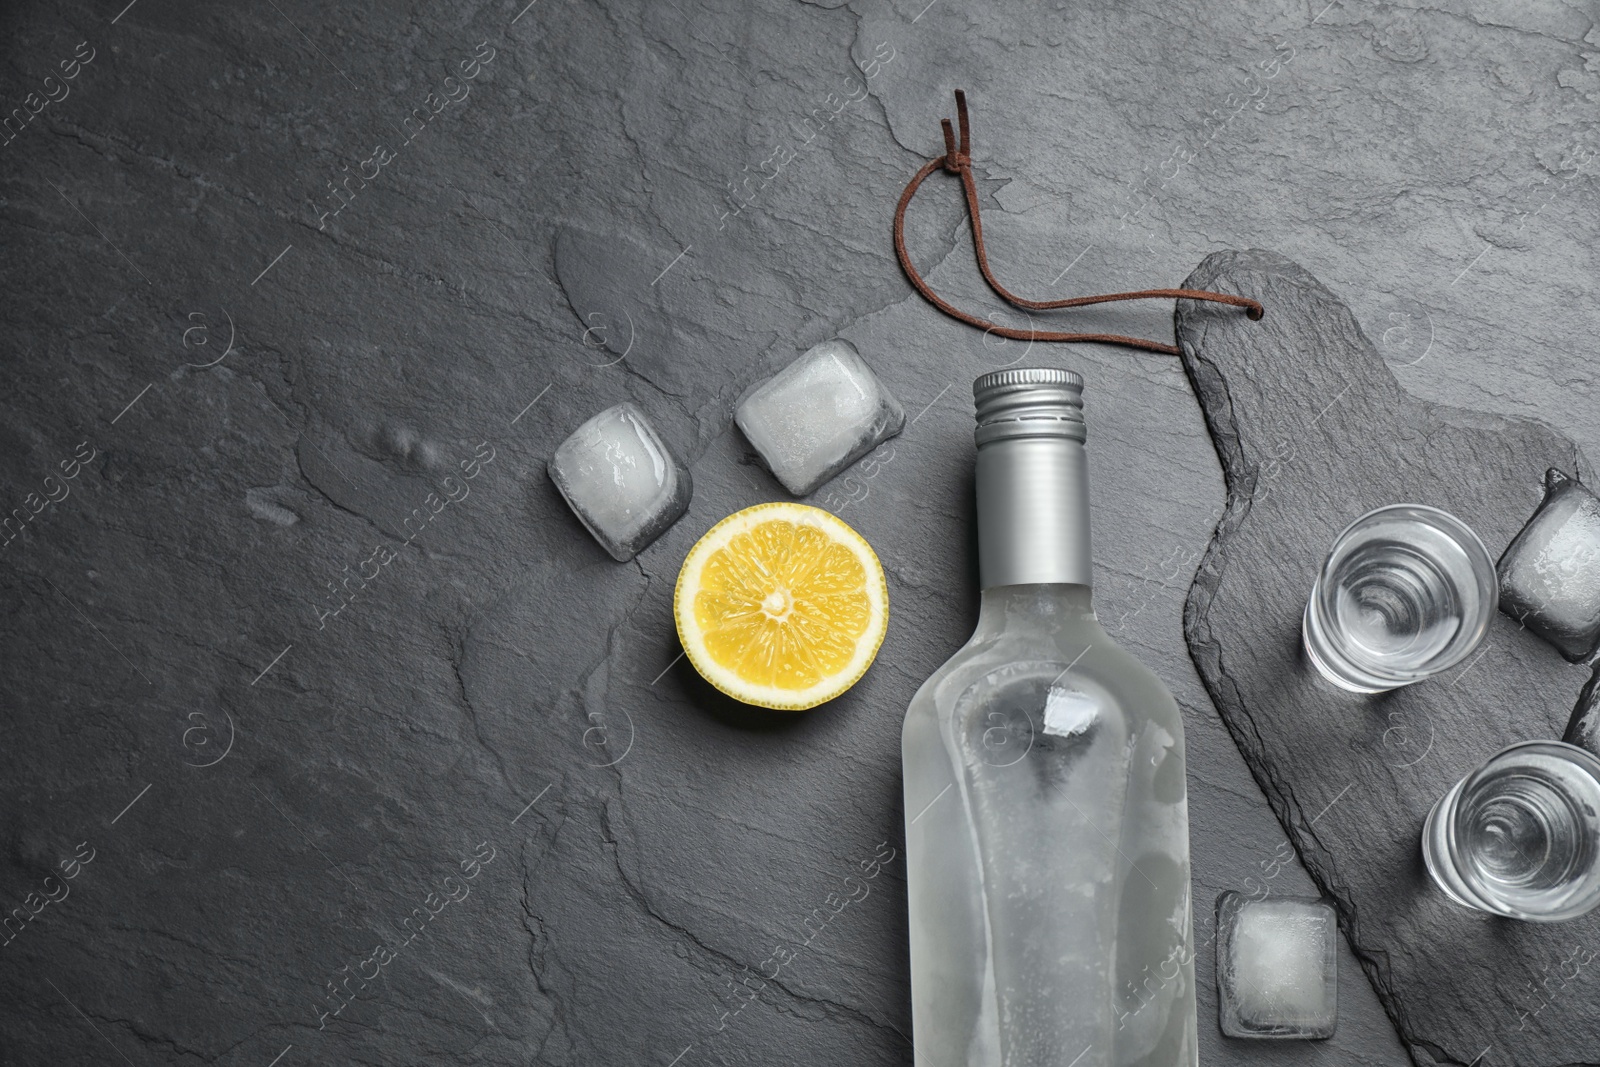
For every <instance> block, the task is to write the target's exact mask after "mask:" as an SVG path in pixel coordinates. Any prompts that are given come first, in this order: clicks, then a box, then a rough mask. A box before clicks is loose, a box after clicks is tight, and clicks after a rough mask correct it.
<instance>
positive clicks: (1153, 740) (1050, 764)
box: [901, 370, 1198, 1067]
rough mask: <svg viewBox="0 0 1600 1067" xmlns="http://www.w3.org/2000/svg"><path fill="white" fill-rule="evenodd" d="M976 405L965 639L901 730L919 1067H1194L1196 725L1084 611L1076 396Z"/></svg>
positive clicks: (1058, 377) (1087, 571)
mask: <svg viewBox="0 0 1600 1067" xmlns="http://www.w3.org/2000/svg"><path fill="white" fill-rule="evenodd" d="M973 393H974V395H975V397H976V400H977V417H978V428H977V444H978V461H977V468H978V469H977V496H978V565H979V575H980V579H981V581H982V585H983V596H982V606H981V608H980V610H979V614H978V625H977V629H976V630H975V632H974V633H973V635H972V638H971V639H970V640H969V641H968V642H967V644H966V646H965V647H963V648H962V649H961V650H960V651H959V652H957V653H956V654H955V655H954V656H952V657H951V658H950V660H949V662H947V663H946V664H945V665H944V666H943V667H940V668H939V669H938V670H937V671H936V672H934V674H933V676H932V677H931V678H929V679H928V680H927V681H926V682H924V683H923V685H922V688H921V689H919V690H918V691H917V695H916V696H915V697H914V698H913V699H912V701H911V706H910V708H909V710H908V711H907V712H906V720H905V728H904V732H903V735H902V745H901V753H902V759H903V761H904V769H905V818H906V852H907V865H908V878H909V897H910V911H911V915H910V920H911V922H910V929H911V1003H912V1022H913V1030H914V1034H915V1038H914V1044H915V1047H916V1064H917V1067H957V1065H959V1067H1129V1065H1133V1064H1138V1065H1141V1067H1195V1065H1196V1064H1197V1063H1198V1054H1197V1048H1196V1034H1195V997H1194V948H1193V933H1192V927H1191V923H1190V909H1189V824H1188V808H1187V803H1186V799H1185V780H1184V757H1183V724H1182V721H1181V719H1180V717H1179V715H1178V708H1177V705H1176V704H1175V703H1174V702H1173V699H1172V696H1171V694H1169V693H1168V692H1167V690H1166V688H1165V687H1164V686H1163V685H1162V684H1161V682H1160V680H1159V679H1157V678H1156V676H1155V674H1154V673H1152V672H1151V671H1150V670H1149V669H1148V668H1146V667H1144V666H1143V665H1141V664H1140V663H1139V662H1138V661H1136V660H1135V659H1134V658H1133V657H1132V656H1130V655H1128V654H1127V653H1126V652H1124V651H1123V650H1122V649H1120V648H1118V647H1117V646H1116V644H1114V643H1113V642H1112V640H1111V639H1110V638H1109V637H1107V636H1106V633H1105V631H1104V630H1102V629H1101V628H1100V624H1099V623H1098V622H1097V621H1096V620H1095V616H1094V609H1093V607H1092V606H1091V604H1090V590H1089V583H1090V575H1091V566H1090V557H1089V491H1088V481H1087V471H1086V466H1087V464H1086V461H1085V456H1084V443H1083V442H1084V422H1083V399H1082V397H1083V379H1082V378H1080V377H1079V376H1078V375H1077V374H1074V373H1072V372H1070V371H1060V370H1006V371H998V372H996V373H993V374H986V375H984V376H983V377H981V378H979V379H978V380H977V381H976V382H975V383H974V384H973Z"/></svg>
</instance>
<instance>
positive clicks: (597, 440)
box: [549, 402, 694, 561]
mask: <svg viewBox="0 0 1600 1067" xmlns="http://www.w3.org/2000/svg"><path fill="white" fill-rule="evenodd" d="M549 470H550V480H551V481H552V482H554V483H555V484H556V488H557V489H559V490H561V495H562V496H563V497H565V498H566V500H567V504H568V505H570V506H571V508H572V510H573V512H574V513H575V514H576V515H577V516H578V518H579V519H580V520H582V522H583V524H584V525H585V526H587V527H588V528H589V532H590V533H591V534H593V535H594V539H595V540H596V541H599V542H600V543H601V544H602V545H604V546H605V550H606V551H607V552H609V553H611V555H612V556H614V557H615V558H616V559H618V560H623V561H626V560H630V559H632V558H633V557H634V556H635V555H637V554H638V553H639V552H640V550H642V549H643V548H644V547H645V546H646V545H648V544H649V543H650V542H652V541H654V540H655V539H656V538H658V537H660V536H661V535H662V534H663V533H665V532H666V531H667V528H668V527H670V526H671V525H672V524H673V523H675V522H677V521H678V518H679V516H681V515H682V514H683V513H684V512H685V511H687V510H688V509H689V497H690V496H691V495H692V494H693V492H694V483H693V482H692V481H691V480H690V478H689V472H688V471H687V470H686V469H684V466H683V464H681V463H679V462H678V460H677V459H676V458H675V457H674V456H673V455H672V453H671V451H669V450H668V448H667V446H666V445H665V444H664V443H663V442H662V440H661V437H660V435H658V434H657V433H656V430H655V427H654V426H651V425H650V420H649V419H647V418H645V415H644V412H642V411H640V410H639V409H638V408H637V407H635V406H634V405H633V404H632V403H629V402H623V403H621V404H618V405H617V406H616V407H611V408H606V409H605V410H604V411H602V412H601V413H600V414H598V415H596V416H595V417H594V418H592V419H590V420H589V421H588V422H586V423H584V424H583V425H582V426H579V427H578V428H577V429H576V430H574V431H572V436H571V437H568V438H567V439H566V440H565V441H563V442H561V446H560V447H559V448H557V449H556V451H555V455H553V456H551V457H550V467H549Z"/></svg>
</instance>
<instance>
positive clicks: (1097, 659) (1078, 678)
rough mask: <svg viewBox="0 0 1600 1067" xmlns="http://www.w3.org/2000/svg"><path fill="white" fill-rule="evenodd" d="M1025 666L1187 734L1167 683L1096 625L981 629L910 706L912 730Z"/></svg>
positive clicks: (1058, 685)
mask: <svg viewBox="0 0 1600 1067" xmlns="http://www.w3.org/2000/svg"><path fill="white" fill-rule="evenodd" d="M1024 665H1026V666H1027V667H1028V668H1030V670H1046V671H1047V672H1049V673H1050V674H1051V675H1052V676H1053V677H1052V680H1051V682H1050V687H1052V688H1059V689H1072V688H1082V689H1091V690H1093V691H1094V692H1097V693H1101V694H1104V699H1108V700H1111V701H1114V702H1115V703H1117V704H1119V705H1123V706H1126V707H1128V708H1130V709H1136V711H1137V713H1138V714H1140V715H1141V716H1148V717H1151V718H1154V719H1157V720H1159V721H1160V722H1161V723H1162V725H1163V726H1166V727H1168V728H1169V729H1170V730H1172V731H1173V732H1179V731H1181V728H1182V724H1181V721H1180V718H1179V713H1178V707H1177V703H1176V701H1174V700H1173V698H1172V694H1171V693H1170V692H1169V691H1168V689H1167V687H1166V685H1165V683H1163V682H1162V681H1161V679H1160V677H1159V676H1158V675H1157V674H1156V672H1155V671H1153V670H1151V669H1150V667H1149V666H1147V665H1146V664H1145V663H1143V662H1142V661H1140V660H1139V659H1138V658H1137V657H1135V656H1134V655H1133V654H1132V653H1130V652H1129V651H1127V650H1126V649H1124V648H1123V647H1122V646H1121V645H1119V644H1117V642H1116V641H1115V640H1114V639H1112V637H1111V636H1110V635H1109V634H1107V633H1106V632H1105V631H1104V630H1103V629H1102V628H1101V627H1100V626H1099V625H1098V623H1092V622H1090V623H1088V624H1086V625H1085V624H1079V625H1075V626H1072V627H1066V628H1061V629H1057V630H1055V631H1054V632H1041V631H1034V630H1004V631H1001V632H999V633H994V634H988V635H986V634H984V633H983V632H982V631H981V630H980V631H979V632H978V633H975V634H974V635H973V636H972V638H971V639H970V640H969V641H968V642H967V643H966V644H965V645H963V646H962V647H961V648H960V649H958V650H956V652H955V653H954V654H953V655H952V656H951V657H950V658H949V659H948V660H946V661H945V662H944V663H943V664H942V665H941V666H940V667H939V668H938V669H937V670H936V671H934V672H933V674H931V675H929V676H928V679H927V680H926V681H925V682H923V684H922V686H921V687H920V688H919V689H918V690H917V692H916V695H915V696H913V697H912V699H911V703H910V705H909V707H908V708H907V711H906V718H907V727H908V728H909V727H910V725H911V721H912V719H913V718H914V717H917V716H935V717H937V715H938V714H939V713H940V711H941V710H943V711H945V712H950V711H952V710H953V709H954V706H955V704H956V702H957V699H958V698H959V697H960V696H961V694H962V693H964V692H966V691H968V690H969V689H971V688H972V687H973V686H975V685H977V684H978V683H980V682H982V681H983V680H984V679H986V678H990V677H991V676H993V675H995V674H997V673H1002V672H1013V671H1015V670H1017V669H1019V668H1021V667H1023V666H1024ZM1057 672H1059V673H1057Z"/></svg>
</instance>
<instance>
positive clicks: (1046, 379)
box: [972, 367, 1084, 446]
mask: <svg viewBox="0 0 1600 1067" xmlns="http://www.w3.org/2000/svg"><path fill="white" fill-rule="evenodd" d="M972 398H973V400H974V401H975V402H976V404H977V409H978V412H977V414H978V428H977V430H976V431H975V435H976V438H977V442H978V444H979V445H980V446H982V445H985V444H988V443H989V442H990V441H999V440H1003V439H1005V438H1009V437H1070V438H1072V439H1073V440H1074V441H1082V440H1083V439H1084V423H1083V376H1082V375H1080V374H1077V373H1076V372H1074V371H1070V370H1055V369H1053V368H1048V367H1029V368H1023V369H1020V370H997V371H993V372H991V373H989V374H985V375H984V376H983V377H981V378H979V379H978V380H977V381H975V382H973V383H972Z"/></svg>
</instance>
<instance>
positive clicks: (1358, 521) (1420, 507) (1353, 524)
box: [1320, 503, 1499, 615]
mask: <svg viewBox="0 0 1600 1067" xmlns="http://www.w3.org/2000/svg"><path fill="white" fill-rule="evenodd" d="M1391 511H1410V512H1420V513H1422V515H1424V516H1425V517H1427V518H1429V519H1434V520H1443V521H1442V522H1438V523H1437V525H1439V526H1440V527H1441V528H1444V529H1446V530H1447V531H1448V532H1449V533H1451V534H1452V535H1454V534H1457V533H1461V534H1465V535H1466V536H1465V537H1461V538H1458V540H1460V541H1461V542H1462V543H1463V547H1464V548H1465V549H1466V550H1467V554H1468V555H1469V556H1470V555H1472V552H1473V549H1476V550H1477V551H1478V553H1480V558H1481V559H1482V560H1484V561H1485V562H1487V563H1488V565H1489V570H1490V571H1493V572H1495V577H1496V581H1495V582H1494V583H1493V584H1494V586H1495V592H1496V594H1498V592H1499V581H1498V579H1499V571H1498V569H1497V568H1496V567H1495V564H1494V557H1493V556H1491V555H1490V554H1489V547H1488V546H1487V545H1485V544H1484V543H1483V538H1481V537H1479V536H1478V531H1476V530H1474V529H1473V528H1472V527H1471V526H1469V525H1468V524H1467V523H1466V522H1465V521H1463V520H1462V519H1460V518H1458V517H1457V516H1455V515H1453V514H1451V513H1450V512H1448V511H1446V510H1444V509H1443V508H1436V507H1434V506H1433V505H1432V504H1406V503H1401V504H1384V505H1383V506H1381V507H1376V508H1373V509H1372V510H1370V511H1367V512H1364V513H1363V514H1361V515H1358V516H1356V518H1354V519H1352V520H1351V521H1350V523H1349V524H1348V525H1346V526H1345V528H1344V529H1342V530H1340V531H1339V533H1338V535H1337V536H1335V537H1334V539H1333V545H1332V547H1330V548H1329V549H1328V555H1327V558H1326V559H1324V560H1323V561H1322V567H1321V569H1320V573H1322V574H1328V573H1329V570H1328V568H1329V566H1330V565H1331V564H1332V563H1333V558H1334V555H1335V554H1336V553H1337V552H1338V550H1339V547H1340V545H1341V543H1342V542H1343V541H1344V540H1345V539H1346V538H1347V537H1349V536H1350V535H1351V534H1352V533H1354V532H1355V531H1356V530H1357V529H1358V528H1360V527H1361V526H1362V525H1364V524H1365V523H1366V522H1368V521H1369V520H1370V519H1372V518H1374V517H1375V516H1379V515H1384V514H1387V513H1389V512H1391ZM1495 599H1496V604H1494V605H1491V606H1490V608H1489V611H1490V614H1491V615H1492V614H1493V613H1494V611H1495V610H1496V608H1497V607H1498V596H1496V598H1495Z"/></svg>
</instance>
